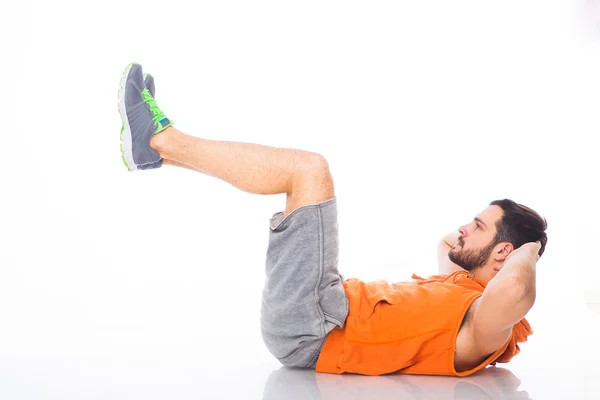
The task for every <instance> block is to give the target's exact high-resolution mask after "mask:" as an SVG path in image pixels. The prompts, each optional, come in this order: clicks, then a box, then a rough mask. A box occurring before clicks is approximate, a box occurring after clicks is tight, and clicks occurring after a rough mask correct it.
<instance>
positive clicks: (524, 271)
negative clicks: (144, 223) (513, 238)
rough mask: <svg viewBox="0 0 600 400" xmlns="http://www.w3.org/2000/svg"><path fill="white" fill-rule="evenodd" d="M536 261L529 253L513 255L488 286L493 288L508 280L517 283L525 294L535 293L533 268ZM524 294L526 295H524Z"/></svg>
mask: <svg viewBox="0 0 600 400" xmlns="http://www.w3.org/2000/svg"><path fill="white" fill-rule="evenodd" d="M536 262H537V260H536V259H535V256H533V255H532V254H530V253H519V254H515V255H514V257H511V258H510V259H508V260H507V261H506V262H505V264H504V266H503V267H502V269H501V270H500V271H499V272H498V274H496V276H495V277H494V278H493V279H492V280H491V281H490V283H489V284H488V286H494V285H497V284H499V283H501V282H502V281H504V280H507V279H510V280H512V281H514V282H515V283H518V284H519V285H520V286H521V289H523V290H524V291H525V292H529V291H531V290H533V291H534V292H535V266H536ZM524 294H526V293H524Z"/></svg>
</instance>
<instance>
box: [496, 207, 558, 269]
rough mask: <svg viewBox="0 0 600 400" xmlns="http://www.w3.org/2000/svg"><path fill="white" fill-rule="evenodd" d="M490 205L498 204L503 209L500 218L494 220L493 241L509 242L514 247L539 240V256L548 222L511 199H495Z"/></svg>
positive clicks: (546, 239) (544, 244)
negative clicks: (540, 245) (494, 232)
mask: <svg viewBox="0 0 600 400" xmlns="http://www.w3.org/2000/svg"><path fill="white" fill-rule="evenodd" d="M490 206H499V207H500V208H502V210H503V211H504V214H503V215H502V218H500V220H498V222H496V230H497V232H496V237H495V238H494V242H495V243H500V242H509V243H512V245H513V246H514V248H515V249H517V248H519V247H521V246H522V245H524V244H525V243H528V242H536V241H538V240H539V241H540V243H541V244H542V247H541V248H540V251H539V252H538V254H539V255H540V257H541V256H542V254H543V253H544V250H545V249H546V242H548V236H547V235H546V232H545V231H546V228H548V222H547V221H546V219H545V218H542V217H541V216H540V215H539V214H538V213H537V212H535V211H533V210H532V209H531V208H529V207H526V206H524V205H521V204H518V203H515V202H514V201H512V200H509V199H504V200H495V201H492V202H491V203H490Z"/></svg>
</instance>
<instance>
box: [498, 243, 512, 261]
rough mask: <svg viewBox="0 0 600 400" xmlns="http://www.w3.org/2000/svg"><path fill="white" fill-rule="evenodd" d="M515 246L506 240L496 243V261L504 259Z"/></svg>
mask: <svg viewBox="0 0 600 400" xmlns="http://www.w3.org/2000/svg"><path fill="white" fill-rule="evenodd" d="M514 249H515V248H514V247H513V245H512V243H508V242H502V243H498V245H497V246H496V252H495V254H496V256H495V257H494V258H495V259H496V261H501V262H502V261H504V260H506V257H508V255H509V254H510V253H512V252H513V250H514Z"/></svg>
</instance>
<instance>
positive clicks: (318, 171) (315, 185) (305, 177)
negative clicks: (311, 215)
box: [296, 152, 333, 200]
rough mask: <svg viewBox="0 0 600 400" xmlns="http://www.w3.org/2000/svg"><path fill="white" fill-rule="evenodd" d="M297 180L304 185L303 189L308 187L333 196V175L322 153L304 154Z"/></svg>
mask: <svg viewBox="0 0 600 400" xmlns="http://www.w3.org/2000/svg"><path fill="white" fill-rule="evenodd" d="M296 182H297V184H298V186H303V187H304V188H303V189H305V188H306V187H308V188H309V189H310V190H311V191H318V192H325V193H326V196H325V197H327V196H331V197H333V177H332V176H331V171H330V170H329V162H328V161H327V159H326V158H325V157H323V156H322V155H321V154H318V153H311V152H307V153H305V154H303V159H302V162H301V163H300V166H299V168H298V171H297V173H296ZM326 200H327V199H326Z"/></svg>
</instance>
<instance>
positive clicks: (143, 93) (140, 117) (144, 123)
mask: <svg viewBox="0 0 600 400" xmlns="http://www.w3.org/2000/svg"><path fill="white" fill-rule="evenodd" d="M151 82H152V83H151V86H152V91H154V90H155V88H154V80H153V79H152V80H151ZM119 113H120V114H121V120H122V121H123V128H122V129H121V158H122V159H123V162H124V163H125V166H126V167H127V169H128V170H129V171H135V170H137V169H142V170H143V169H152V168H160V167H161V166H162V158H160V155H159V154H158V153H157V152H156V151H155V150H154V149H152V148H151V147H150V138H151V137H152V135H156V134H157V133H159V132H162V131H164V130H165V129H167V128H168V127H169V126H172V125H173V123H172V122H171V120H169V119H168V118H167V117H166V116H165V114H164V113H163V112H162V111H161V110H160V108H158V105H157V104H156V101H154V97H153V96H152V94H151V92H150V90H149V89H148V88H147V87H146V85H145V83H144V76H143V73H142V66H141V65H139V64H137V63H131V64H129V65H128V66H127V68H126V69H125V72H124V73H123V77H122V78H121V85H120V89H119Z"/></svg>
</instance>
